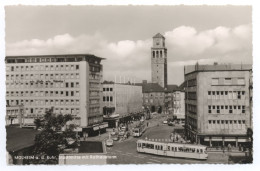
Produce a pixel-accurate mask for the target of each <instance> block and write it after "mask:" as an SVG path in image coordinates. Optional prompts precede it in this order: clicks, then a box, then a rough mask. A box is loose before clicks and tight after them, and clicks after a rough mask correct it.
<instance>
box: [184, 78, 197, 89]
mask: <svg viewBox="0 0 260 171" xmlns="http://www.w3.org/2000/svg"><path fill="white" fill-rule="evenodd" d="M196 85H197V80H196V79H191V80H188V81H187V83H186V85H185V86H188V87H193V86H196Z"/></svg>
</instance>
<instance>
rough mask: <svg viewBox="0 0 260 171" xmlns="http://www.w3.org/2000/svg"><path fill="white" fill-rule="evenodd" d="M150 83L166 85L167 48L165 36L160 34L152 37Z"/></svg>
mask: <svg viewBox="0 0 260 171" xmlns="http://www.w3.org/2000/svg"><path fill="white" fill-rule="evenodd" d="M151 62H152V63H151V65H152V67H151V70H152V83H158V84H159V85H160V86H161V87H163V88H165V87H167V84H168V82H167V48H166V47H165V38H164V37H163V36H162V35H161V34H160V33H158V34H156V35H155V36H154V37H153V46H152V48H151Z"/></svg>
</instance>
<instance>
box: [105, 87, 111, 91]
mask: <svg viewBox="0 0 260 171" xmlns="http://www.w3.org/2000/svg"><path fill="white" fill-rule="evenodd" d="M103 91H113V88H111V87H110V88H109V87H106V88H105V87H104V88H103Z"/></svg>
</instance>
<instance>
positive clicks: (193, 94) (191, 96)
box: [185, 92, 197, 100]
mask: <svg viewBox="0 0 260 171" xmlns="http://www.w3.org/2000/svg"><path fill="white" fill-rule="evenodd" d="M185 96H186V97H185V98H186V99H187V100H196V99H197V93H196V92H185Z"/></svg>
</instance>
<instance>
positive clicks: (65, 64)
mask: <svg viewBox="0 0 260 171" xmlns="http://www.w3.org/2000/svg"><path fill="white" fill-rule="evenodd" d="M102 59H103V58H100V57H96V56H94V55H89V54H76V55H71V54H70V55H41V56H7V57H6V58H5V62H6V105H7V113H6V123H7V124H10V118H11V119H12V120H13V123H15V122H17V121H16V118H17V116H18V115H19V112H18V111H19V110H17V109H15V110H13V106H17V105H18V106H22V107H23V120H24V122H25V123H30V122H31V123H33V120H34V118H37V117H42V116H43V115H44V114H45V111H46V110H49V109H50V108H53V113H55V114H71V115H73V116H74V122H75V124H77V125H79V126H80V127H81V128H84V129H85V128H92V127H93V126H95V125H96V124H101V123H102V122H103V114H102V108H101V104H100V102H101V98H102V93H101V92H102V85H101V82H102V79H103V78H102V72H103V71H102V65H101V64H100V62H101V60H102Z"/></svg>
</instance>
